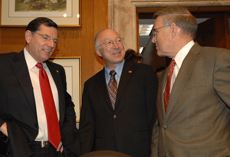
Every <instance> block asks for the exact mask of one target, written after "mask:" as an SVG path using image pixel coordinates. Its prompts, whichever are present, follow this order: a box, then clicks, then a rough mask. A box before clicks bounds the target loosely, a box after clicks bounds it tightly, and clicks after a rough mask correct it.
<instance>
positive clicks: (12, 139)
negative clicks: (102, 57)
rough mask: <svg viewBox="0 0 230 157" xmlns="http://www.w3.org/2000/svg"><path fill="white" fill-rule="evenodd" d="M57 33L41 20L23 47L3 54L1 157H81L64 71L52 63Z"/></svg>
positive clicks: (0, 64) (33, 23)
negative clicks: (51, 58)
mask: <svg viewBox="0 0 230 157" xmlns="http://www.w3.org/2000/svg"><path fill="white" fill-rule="evenodd" d="M57 28H58V26H57V24H56V23H54V22H53V21H52V20H51V19H48V18H45V17H38V18H36V19H34V20H32V21H31V22H30V23H29V24H28V26H27V28H26V32H25V40H26V46H25V48H24V49H23V50H22V51H21V52H20V53H15V52H13V53H7V54H1V55H0V72H1V77H0V134H1V135H0V141H1V143H0V144H2V146H1V149H0V150H1V153H0V154H1V155H0V156H10V157H30V156H33V157H62V156H64V154H65V155H69V156H77V155H80V151H81V150H80V140H79V134H78V130H77V128H76V116H75V111H74V104H73V102H72V101H71V96H70V95H69V94H68V93H67V91H66V78H65V71H64V68H63V67H62V66H60V65H58V64H55V63H52V62H50V61H48V59H49V58H50V56H51V55H52V54H53V52H54V50H55V47H56V45H57V43H58V31H57ZM5 146H6V148H5ZM3 147H4V148H5V149H4V150H3Z"/></svg>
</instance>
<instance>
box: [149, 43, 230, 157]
mask: <svg viewBox="0 0 230 157" xmlns="http://www.w3.org/2000/svg"><path fill="white" fill-rule="evenodd" d="M167 73H168V68H167V69H166V70H165V72H164V73H163V74H162V77H161V78H160V82H159V90H158V99H157V112H158V123H157V124H156V125H155V126H154V131H153V139H152V156H160V157H163V156H173V157H190V156H196V157H224V156H227V155H229V154H230V110H229V107H230V51H229V50H226V49H221V48H211V47H201V46H199V45H198V44H197V43H196V44H195V45H194V46H193V47H192V48H191V50H190V52H189V53H188V55H187V56H186V58H185V59H184V61H183V63H182V66H181V69H180V71H179V73H178V76H177V78H176V80H175V83H174V85H173V88H172V91H171V96H170V100H169V105H168V109H167V113H166V114H165V113H164V107H163V106H164V105H163V104H164V97H163V91H164V86H165V83H166V80H167Z"/></svg>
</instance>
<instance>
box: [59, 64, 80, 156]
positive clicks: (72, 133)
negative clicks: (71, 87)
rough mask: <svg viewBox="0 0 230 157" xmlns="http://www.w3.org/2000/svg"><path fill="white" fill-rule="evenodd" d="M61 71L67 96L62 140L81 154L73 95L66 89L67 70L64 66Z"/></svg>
mask: <svg viewBox="0 0 230 157" xmlns="http://www.w3.org/2000/svg"><path fill="white" fill-rule="evenodd" d="M59 71H60V74H61V77H62V83H63V86H64V87H63V89H64V97H65V117H64V122H63V126H62V128H61V136H62V142H63V146H64V147H66V148H67V149H68V150H70V151H71V152H73V153H74V154H75V155H77V156H80V155H81V149H80V137H79V132H78V129H77V128H76V114H75V111H74V104H73V102H72V100H71V96H70V95H69V94H68V92H67V91H66V89H67V88H66V75H65V71H64V69H63V68H61V69H60V70H59Z"/></svg>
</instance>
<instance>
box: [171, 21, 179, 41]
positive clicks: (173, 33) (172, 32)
mask: <svg viewBox="0 0 230 157" xmlns="http://www.w3.org/2000/svg"><path fill="white" fill-rule="evenodd" d="M170 29H171V34H172V38H175V36H176V35H177V33H178V27H177V25H176V24H175V23H172V24H171V25H170Z"/></svg>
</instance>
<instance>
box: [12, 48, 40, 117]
mask: <svg viewBox="0 0 230 157" xmlns="http://www.w3.org/2000/svg"><path fill="white" fill-rule="evenodd" d="M13 61H14V62H13V63H12V69H13V71H14V73H15V76H16V78H17V79H18V82H19V84H20V85H21V88H22V90H23V92H24V94H25V96H26V97H27V99H28V101H29V104H30V106H31V107H32V110H33V111H34V113H35V114H36V107H35V99H34V92H33V87H32V83H31V80H30V75H29V71H28V67H27V64H26V61H25V57H24V52H23V51H21V52H20V53H19V54H17V55H16V56H15V58H14V59H13Z"/></svg>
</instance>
